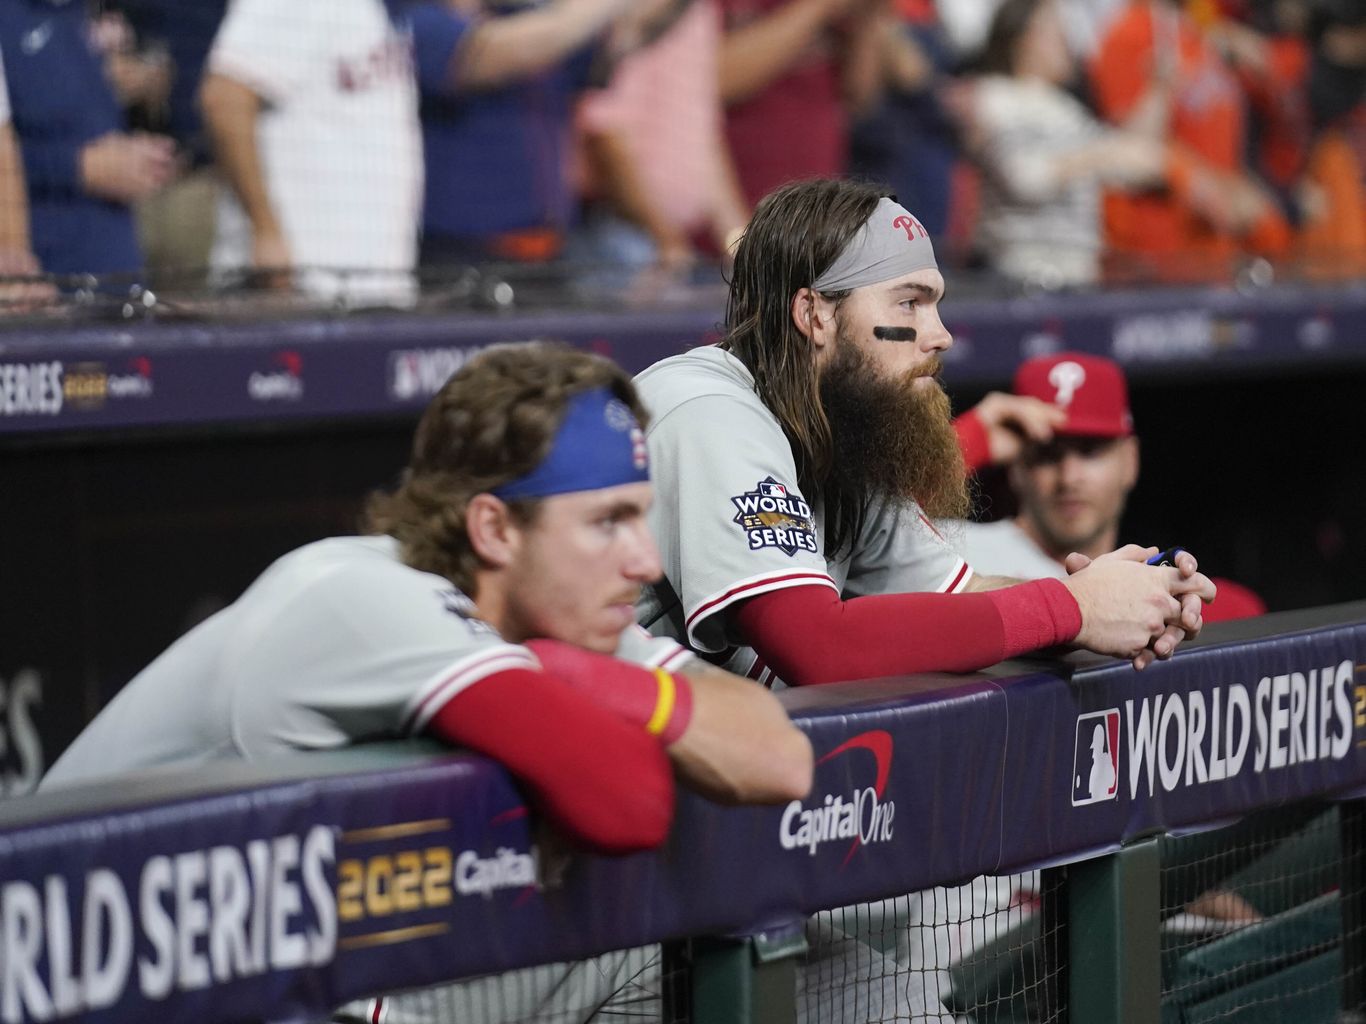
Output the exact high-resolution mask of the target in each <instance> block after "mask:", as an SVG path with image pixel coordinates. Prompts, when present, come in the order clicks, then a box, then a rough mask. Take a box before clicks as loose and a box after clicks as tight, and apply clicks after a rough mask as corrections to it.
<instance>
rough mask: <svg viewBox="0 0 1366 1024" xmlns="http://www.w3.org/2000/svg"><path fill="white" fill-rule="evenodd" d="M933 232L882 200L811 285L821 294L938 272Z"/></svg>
mask: <svg viewBox="0 0 1366 1024" xmlns="http://www.w3.org/2000/svg"><path fill="white" fill-rule="evenodd" d="M937 269H939V264H938V263H936V262H935V261H934V246H933V245H931V244H930V233H929V232H928V231H926V230H925V228H924V226H923V225H922V224H921V223H920V221H918V220H916V219H915V218H914V217H912V216H911V214H910V212H909V211H907V209H906V208H905V207H904V206H902V205H901V204H900V203H898V202H896V201H895V200H893V199H885V198H884V199H879V200H878V202H877V207H876V208H875V209H874V210H873V214H872V216H871V217H869V218H868V220H867V221H865V222H864V224H863V226H862V227H860V228H859V229H858V230H857V231H855V232H854V237H852V238H851V239H849V243H848V244H847V245H846V246H845V247H844V251H843V252H842V253H840V254H839V258H838V259H836V260H835V262H834V263H832V264H830V266H829V267H827V268H826V270H825V273H823V274H822V275H821V276H820V277H818V278H816V280H815V281H814V282H813V283H812V285H811V287H812V289H813V290H814V291H818V292H842V291H846V290H848V289H851V288H862V287H864V286H865V285H870V284H881V283H882V282H883V281H890V280H891V279H892V278H894V277H901V276H902V275H903V274H909V273H911V272H912V271H914V270H937Z"/></svg>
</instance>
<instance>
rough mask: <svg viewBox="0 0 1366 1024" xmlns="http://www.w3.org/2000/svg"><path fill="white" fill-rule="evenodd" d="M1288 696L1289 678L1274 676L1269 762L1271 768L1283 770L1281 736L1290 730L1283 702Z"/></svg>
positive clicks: (1288, 713) (1288, 710)
mask: <svg viewBox="0 0 1366 1024" xmlns="http://www.w3.org/2000/svg"><path fill="white" fill-rule="evenodd" d="M1289 696H1290V677H1289V676H1288V675H1279V676H1275V677H1274V678H1272V680H1271V760H1270V761H1269V762H1268V763H1269V766H1270V767H1272V768H1284V767H1285V762H1286V749H1285V743H1284V741H1283V740H1282V738H1281V734H1282V733H1284V732H1285V731H1286V730H1287V729H1289V728H1290V709H1289V708H1288V707H1286V706H1285V700H1286V698H1288V697H1289Z"/></svg>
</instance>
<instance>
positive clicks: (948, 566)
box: [844, 502, 973, 597]
mask: <svg viewBox="0 0 1366 1024" xmlns="http://www.w3.org/2000/svg"><path fill="white" fill-rule="evenodd" d="M972 575H973V574H972V568H971V567H970V566H969V565H968V563H967V562H966V561H965V560H964V559H963V558H962V557H961V556H960V555H959V554H958V552H957V551H956V550H955V549H954V548H953V546H952V545H950V544H949V542H948V541H947V540H945V539H944V537H943V536H942V535H941V533H940V531H939V530H938V529H937V528H936V527H935V526H934V524H932V523H931V522H930V521H929V519H927V518H926V517H925V514H924V512H922V511H921V509H920V506H919V505H917V504H915V503H914V502H912V503H910V504H901V503H890V502H887V503H878V504H877V505H875V506H874V507H873V508H872V509H870V510H869V513H868V517H867V519H866V520H865V522H864V524H863V529H862V531H861V532H860V533H859V539H858V543H857V544H856V545H855V548H854V554H853V556H852V558H850V559H849V560H848V577H847V578H846V580H845V584H844V594H845V596H846V597H859V596H863V595H867V594H912V593H926V592H929V593H941V594H956V593H958V592H959V591H961V590H962V589H963V588H964V587H966V586H967V585H968V582H969V581H970V580H971V579H972Z"/></svg>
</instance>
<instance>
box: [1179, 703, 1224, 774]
mask: <svg viewBox="0 0 1366 1024" xmlns="http://www.w3.org/2000/svg"><path fill="white" fill-rule="evenodd" d="M1214 693H1215V699H1216V700H1217V699H1218V694H1219V690H1218V688H1217V687H1216V688H1215V691H1214ZM1186 699H1187V700H1188V701H1189V702H1190V707H1189V713H1188V714H1187V715H1186V726H1187V729H1188V730H1189V731H1188V732H1187V735H1186V785H1187V786H1189V785H1190V784H1191V782H1192V781H1195V782H1204V781H1205V779H1206V775H1205V754H1204V751H1203V750H1201V749H1200V744H1201V742H1202V741H1203V740H1204V738H1205V695H1204V694H1203V693H1201V692H1200V691H1199V690H1193V691H1192V692H1191V693H1190V695H1189V696H1188V697H1187V698H1186ZM1216 706H1217V705H1216Z"/></svg>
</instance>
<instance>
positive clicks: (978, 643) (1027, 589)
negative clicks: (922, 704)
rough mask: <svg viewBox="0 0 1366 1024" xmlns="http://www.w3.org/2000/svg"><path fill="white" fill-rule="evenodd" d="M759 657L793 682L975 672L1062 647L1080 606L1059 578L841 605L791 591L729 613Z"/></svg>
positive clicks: (811, 592) (825, 596)
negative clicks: (987, 588)
mask: <svg viewBox="0 0 1366 1024" xmlns="http://www.w3.org/2000/svg"><path fill="white" fill-rule="evenodd" d="M729 614H730V615H731V616H732V621H733V622H734V623H735V625H736V626H737V627H738V628H739V631H740V634H741V635H742V636H743V637H744V638H745V642H746V643H748V644H749V645H750V646H751V647H753V648H754V650H755V651H756V652H757V653H758V655H759V657H760V658H762V659H763V660H764V662H765V663H767V664H768V666H769V667H770V668H772V669H773V671H774V672H775V673H776V674H777V675H778V676H779V677H780V678H781V679H782V680H783V681H784V682H787V683H789V684H791V685H794V686H804V685H809V684H812V683H833V682H839V681H840V680H845V679H876V678H879V677H881V676H897V675H907V674H909V673H913V672H972V671H975V670H977V669H980V668H985V667H986V666H988V665H994V664H995V663H996V662H998V661H1002V660H1004V659H1006V658H1013V657H1015V656H1017V655H1020V654H1024V653H1026V652H1028V651H1034V650H1038V649H1040V648H1043V647H1051V646H1053V645H1054V644H1061V643H1067V642H1068V641H1070V640H1072V639H1074V638H1075V637H1076V635H1077V633H1078V632H1080V630H1081V610H1080V609H1079V608H1078V607H1077V602H1076V600H1075V599H1074V598H1073V597H1072V594H1071V592H1070V591H1069V590H1068V589H1067V588H1066V587H1065V586H1064V585H1063V583H1062V581H1061V580H1053V579H1045V580H1034V581H1032V582H1030V583H1020V584H1017V585H1015V586H1013V587H1004V588H1002V589H1000V590H990V591H984V592H981V593H970V594H877V595H871V596H867V597H855V598H851V599H849V600H847V601H846V600H842V599H841V598H840V597H839V596H838V595H837V594H835V593H834V592H833V591H832V590H831V589H830V588H829V587H790V588H788V589H786V590H774V591H770V592H769V593H766V594H760V595H758V596H757V597H752V598H750V599H749V600H747V601H745V602H744V603H743V604H741V605H739V606H737V607H736V608H735V609H733V610H731V611H730V613H729Z"/></svg>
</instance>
